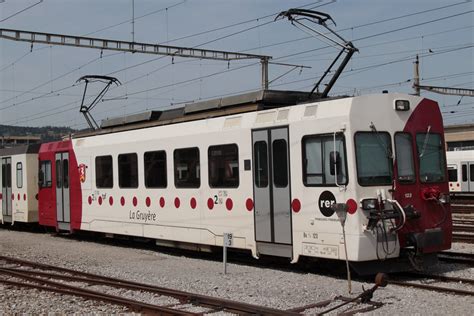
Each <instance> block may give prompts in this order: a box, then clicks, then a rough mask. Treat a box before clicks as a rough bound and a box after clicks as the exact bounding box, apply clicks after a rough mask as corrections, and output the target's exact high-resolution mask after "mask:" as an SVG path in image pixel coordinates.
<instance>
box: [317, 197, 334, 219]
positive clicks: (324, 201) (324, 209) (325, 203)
mask: <svg viewBox="0 0 474 316" xmlns="http://www.w3.org/2000/svg"><path fill="white" fill-rule="evenodd" d="M334 203H336V197H335V196H334V194H332V193H331V192H330V191H323V192H322V193H321V195H320V196H319V201H318V206H319V210H320V211H321V213H322V214H323V215H324V216H326V217H331V216H332V214H334V210H333V209H332V207H331V206H332V205H333V204H334Z"/></svg>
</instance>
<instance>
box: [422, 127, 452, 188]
mask: <svg viewBox="0 0 474 316" xmlns="http://www.w3.org/2000/svg"><path fill="white" fill-rule="evenodd" d="M416 147H417V149H418V159H419V161H420V180H421V182H423V183H431V182H442V181H444V180H445V176H446V170H445V165H446V163H445V161H444V157H445V156H444V155H445V153H444V148H443V143H442V139H441V135H440V134H435V133H419V134H416Z"/></svg>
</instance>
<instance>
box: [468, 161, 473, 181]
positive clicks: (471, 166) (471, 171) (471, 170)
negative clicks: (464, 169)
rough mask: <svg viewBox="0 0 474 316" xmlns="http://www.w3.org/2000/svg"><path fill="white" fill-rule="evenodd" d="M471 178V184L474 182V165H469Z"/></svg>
mask: <svg viewBox="0 0 474 316" xmlns="http://www.w3.org/2000/svg"><path fill="white" fill-rule="evenodd" d="M469 177H470V180H469V181H471V182H473V181H474V165H472V164H471V165H469Z"/></svg>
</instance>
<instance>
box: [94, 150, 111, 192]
mask: <svg viewBox="0 0 474 316" xmlns="http://www.w3.org/2000/svg"><path fill="white" fill-rule="evenodd" d="M113 174H114V173H113V167H112V156H97V157H95V186H96V187H97V188H104V189H107V188H109V189H110V188H113V186H114V176H113Z"/></svg>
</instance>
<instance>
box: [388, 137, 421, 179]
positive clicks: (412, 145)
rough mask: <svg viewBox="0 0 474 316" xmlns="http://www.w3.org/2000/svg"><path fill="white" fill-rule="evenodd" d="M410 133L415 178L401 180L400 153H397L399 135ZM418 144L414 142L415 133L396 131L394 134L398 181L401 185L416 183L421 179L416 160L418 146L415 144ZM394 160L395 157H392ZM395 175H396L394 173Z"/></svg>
mask: <svg viewBox="0 0 474 316" xmlns="http://www.w3.org/2000/svg"><path fill="white" fill-rule="evenodd" d="M401 134H402V135H403V134H404V135H408V136H410V143H411V158H412V161H411V162H412V167H413V180H411V181H400V179H398V176H399V170H398V154H397V135H401ZM414 145H416V144H415V143H414V142H413V135H412V134H411V133H409V132H396V133H395V134H394V135H393V146H394V148H395V162H396V164H395V165H396V168H397V179H396V181H397V183H399V184H401V185H406V184H408V185H409V184H414V183H416V181H417V180H418V179H419V173H418V172H417V168H416V161H415V157H416V151H415V149H416V147H415V146H414ZM392 160H393V158H392ZM393 176H394V175H393Z"/></svg>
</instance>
